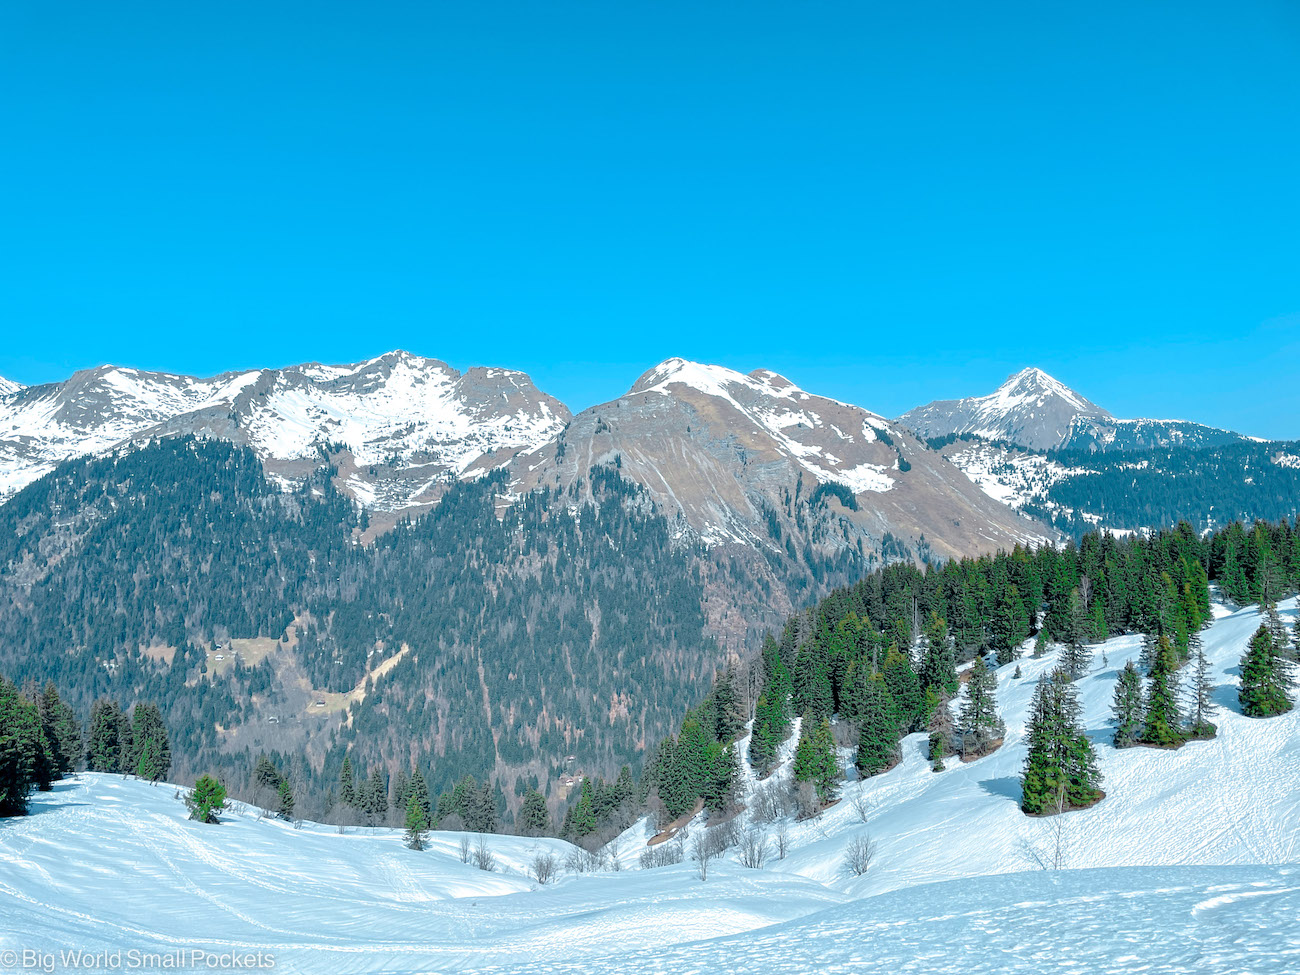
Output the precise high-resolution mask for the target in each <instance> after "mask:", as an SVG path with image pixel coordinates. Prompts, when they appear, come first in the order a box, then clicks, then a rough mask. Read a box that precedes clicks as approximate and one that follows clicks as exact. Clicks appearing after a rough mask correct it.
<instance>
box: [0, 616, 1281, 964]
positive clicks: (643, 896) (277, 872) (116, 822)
mask: <svg viewBox="0 0 1300 975" xmlns="http://www.w3.org/2000/svg"><path fill="white" fill-rule="evenodd" d="M1284 615H1285V616H1286V617H1287V619H1288V621H1289V620H1291V619H1293V618H1294V615H1295V607H1294V604H1293V603H1291V602H1288V603H1287V604H1286V612H1285V614H1284ZM1216 616H1217V618H1216V620H1215V623H1214V624H1213V626H1212V627H1211V628H1210V629H1209V630H1207V631H1206V632H1205V634H1204V640H1205V645H1206V649H1207V652H1208V653H1209V655H1210V657H1211V660H1212V661H1213V664H1214V667H1213V673H1214V680H1215V681H1216V683H1218V684H1219V685H1220V687H1219V689H1218V692H1217V695H1216V699H1217V701H1218V703H1219V704H1220V706H1221V711H1220V714H1219V715H1218V716H1217V717H1216V719H1215V720H1216V721H1217V723H1218V724H1219V737H1218V738H1217V739H1215V740H1213V741H1209V742H1196V743H1192V744H1189V745H1186V746H1185V747H1183V748H1182V749H1179V750H1178V751H1172V752H1171V751H1156V750H1151V749H1130V750H1127V751H1123V752H1116V751H1114V750H1113V749H1112V748H1111V747H1110V745H1109V741H1110V733H1111V732H1110V728H1109V726H1108V724H1107V720H1106V719H1107V716H1108V713H1109V706H1110V698H1111V693H1112V689H1113V686H1114V682H1115V677H1116V671H1117V670H1118V668H1120V667H1122V666H1123V664H1124V662H1125V660H1127V659H1128V658H1129V657H1130V656H1136V654H1137V652H1138V649H1139V643H1140V641H1139V640H1138V639H1137V638H1135V637H1125V638H1120V639H1117V640H1112V641H1110V642H1109V643H1107V644H1105V645H1103V646H1100V647H1098V648H1096V656H1095V659H1094V662H1093V667H1092V670H1091V673H1090V674H1089V675H1088V676H1087V677H1085V678H1083V679H1082V680H1081V681H1079V683H1078V686H1079V688H1080V691H1081V694H1082V699H1083V702H1084V705H1085V716H1086V723H1087V727H1088V730H1089V733H1090V735H1091V736H1092V738H1093V740H1094V742H1095V743H1096V745H1097V750H1098V757H1099V759H1100V764H1101V768H1102V771H1103V773H1104V775H1105V781H1104V782H1103V788H1104V789H1105V790H1106V792H1107V798H1106V799H1105V800H1104V801H1102V802H1101V803H1100V804H1099V805H1097V806H1095V807H1093V808H1092V809H1089V810H1084V811H1079V812H1073V813H1070V814H1068V815H1066V816H1065V817H1063V818H1061V819H1060V820H1055V821H1054V820H1038V819H1029V818H1027V817H1025V816H1023V815H1022V814H1021V813H1020V811H1019V808H1018V803H1019V782H1018V776H1019V773H1020V766H1021V763H1022V761H1023V759H1024V743H1023V734H1024V725H1025V713H1026V710H1027V707H1028V704H1029V699H1030V696H1031V695H1032V692H1033V687H1034V682H1035V680H1036V679H1037V677H1038V676H1039V675H1040V674H1041V673H1042V672H1043V671H1045V670H1047V669H1050V667H1051V666H1052V665H1053V662H1054V654H1049V655H1048V656H1046V657H1045V658H1043V659H1041V660H1033V659H1029V658H1026V659H1025V660H1022V661H1021V668H1022V671H1023V676H1022V677H1021V678H1020V679H1018V680H1017V679H1014V678H1013V677H1012V671H1013V670H1014V666H1011V667H1005V668H1002V669H1001V670H999V672H998V678H999V704H1000V706H1001V709H1002V713H1003V717H1004V719H1005V720H1006V722H1007V726H1008V727H1007V740H1006V744H1004V745H1003V747H1002V748H1001V749H1000V750H999V751H998V752H996V753H994V754H993V755H990V756H988V757H986V758H984V759H981V760H979V761H976V762H972V763H970V764H962V763H960V762H958V761H956V760H955V759H950V760H949V767H948V769H947V770H946V771H944V772H942V773H938V774H936V773H933V772H931V771H930V769H929V763H928V762H927V761H926V760H925V757H924V754H923V753H924V748H925V737H924V736H923V735H913V736H910V737H909V738H908V739H906V740H905V741H904V743H903V752H904V758H903V762H902V764H901V765H899V766H898V767H897V768H895V769H893V770H891V771H890V772H888V773H886V774H884V775H881V776H877V777H875V778H872V779H869V780H867V781H865V782H852V783H848V784H847V785H846V786H845V789H844V796H845V801H842V802H841V803H839V804H838V805H836V806H835V807H833V808H831V809H830V810H828V811H826V812H825V813H823V815H822V816H821V817H819V818H818V819H817V820H815V821H812V822H808V823H793V824H790V825H789V836H790V843H791V851H790V854H789V856H788V857H787V858H786V859H785V860H780V861H777V860H772V861H770V862H769V863H768V865H767V866H766V867H765V868H764V869H762V870H749V869H745V868H743V867H741V866H740V865H739V863H737V862H736V859H735V851H734V850H733V851H730V852H729V854H728V855H726V856H725V857H724V858H723V859H721V860H718V861H714V862H713V863H712V864H711V865H710V871H709V876H708V880H707V882H701V881H700V879H699V877H698V876H697V875H696V873H695V870H694V865H693V864H691V863H689V862H687V863H683V864H680V865H677V866H671V867H664V868H660V869H655V870H640V869H637V867H636V865H637V862H638V858H639V853H640V850H641V848H642V847H641V844H643V842H644V837H645V835H646V832H645V829H644V827H643V826H640V825H639V826H638V827H636V828H634V829H633V830H630V831H629V832H628V833H627V834H625V836H624V838H623V841H622V844H621V850H620V852H621V858H620V859H621V861H622V862H623V863H624V865H625V869H623V870H622V871H619V872H606V873H597V874H590V873H589V874H582V875H565V876H563V877H562V878H561V879H560V880H559V881H558V882H557V883H555V884H553V885H550V886H547V887H540V888H539V887H538V886H537V885H536V883H534V882H533V881H532V880H531V878H530V876H529V874H528V865H529V862H530V861H531V859H532V857H533V855H534V854H535V853H536V852H538V851H541V850H551V851H554V852H555V853H556V854H557V856H559V857H560V858H563V856H564V855H565V853H566V852H567V851H568V849H569V847H568V845H567V844H565V843H563V842H561V841H558V840H532V839H521V838H516V837H490V838H489V840H488V842H489V845H490V847H491V849H492V852H493V854H494V855H495V857H496V859H497V862H498V866H497V870H496V871H495V872H493V873H486V872H484V871H481V870H478V869H476V868H475V867H473V866H471V865H468V864H464V863H461V862H460V858H459V855H458V851H459V846H460V837H461V834H457V833H435V834H433V835H432V842H431V845H430V849H428V850H426V851H424V852H420V853H416V852H413V851H410V850H407V849H405V848H404V847H403V845H402V839H401V834H400V832H399V831H395V830H365V829H351V830H349V831H348V832H347V833H346V834H339V833H338V832H337V831H336V830H335V829H334V828H333V827H326V826H316V825H311V824H308V825H306V826H304V828H302V829H294V828H293V827H291V826H290V825H288V824H286V823H281V822H278V821H275V820H273V819H259V818H258V817H257V815H256V812H255V811H254V810H248V809H246V808H244V807H237V808H235V809H234V810H232V811H231V812H229V813H227V814H226V815H225V816H224V817H223V824H222V825H220V826H204V825H199V824H197V823H191V822H189V821H188V820H186V818H185V808H184V806H183V804H182V803H181V802H180V800H179V799H178V798H176V790H175V788H174V787H171V786H150V785H147V784H144V783H140V782H137V781H127V780H124V779H122V778H120V777H117V776H110V775H95V774H83V775H81V776H79V777H77V779H75V780H73V781H70V782H64V783H59V785H58V786H57V788H56V791H55V792H53V793H50V794H45V795H38V796H36V797H34V803H33V813H34V814H33V815H32V816H30V817H27V818H24V819H15V820H3V821H0V972H4V973H7V972H9V971H21V970H23V968H22V966H21V963H20V964H19V965H14V964H11V962H12V961H13V959H12V957H10V956H8V955H6V954H5V952H7V951H18V952H21V951H22V950H24V949H30V950H32V951H35V952H38V953H42V954H49V955H53V956H54V958H53V965H54V970H71V966H69V965H67V964H64V963H62V961H61V959H60V958H59V957H58V956H59V953H60V952H61V951H65V950H81V951H87V952H104V951H108V952H112V951H116V950H121V951H122V952H130V951H132V950H136V951H146V952H155V953H159V954H165V953H169V952H175V951H177V950H183V951H191V950H194V949H203V950H207V951H211V952H214V953H217V954H221V953H227V954H228V953H232V952H237V953H244V952H259V951H260V952H263V953H269V954H270V955H272V956H273V957H274V961H275V969H276V970H277V971H286V972H320V973H331V975H333V973H340V975H342V973H352V972H385V973H397V972H426V971H446V970H499V971H519V972H524V971H538V972H546V971H571V972H610V973H613V972H732V971H739V972H805V971H825V972H875V971H888V972H913V971H915V972H948V971H953V972H957V971H962V972H1025V973H1031V972H1079V973H1091V972H1112V971H1114V972H1120V971H1143V972H1206V973H1209V972H1215V973H1220V972H1222V973H1227V972H1242V973H1272V972H1278V973H1281V972H1298V971H1300V862H1298V861H1300V713H1296V712H1293V713H1291V714H1289V715H1286V716H1284V717H1281V718H1275V719H1270V720H1262V721H1261V720H1252V719H1249V718H1245V717H1243V716H1242V715H1241V714H1240V713H1239V712H1238V711H1237V705H1236V685H1237V680H1238V669H1237V665H1238V660H1239V658H1240V656H1241V653H1242V651H1243V649H1244V647H1245V644H1246V641H1247V640H1248V639H1249V637H1250V635H1251V634H1252V633H1253V632H1254V630H1255V628H1256V627H1257V626H1258V625H1259V617H1258V614H1257V613H1256V612H1255V611H1254V610H1253V609H1247V610H1241V611H1235V612H1230V611H1228V610H1226V609H1223V608H1221V607H1218V608H1216ZM858 794H861V795H862V796H863V797H864V798H865V799H866V800H867V802H866V803H865V804H864V803H855V802H854V801H853V800H854V798H855V797H856V796H857V795H858ZM862 810H865V820H866V821H865V822H864V820H863V815H864V813H863V811H862ZM1058 822H1059V823H1060V824H1061V826H1062V827H1063V828H1062V830H1061V832H1060V834H1059V836H1058V834H1057V832H1056V830H1055V826H1056V823H1058ZM751 828H753V829H756V830H760V831H773V830H774V827H773V826H772V825H771V824H768V825H766V826H753V827H751ZM867 834H869V835H870V836H871V837H872V838H873V839H874V840H875V842H876V844H877V855H876V858H875V861H874V863H873V864H872V866H871V868H870V870H869V871H868V872H867V873H866V875H864V876H862V877H857V878H851V877H849V876H848V875H847V874H846V873H845V871H844V870H843V867H842V863H843V853H844V849H845V847H846V845H847V844H848V843H849V842H850V841H851V840H852V839H854V838H855V837H859V836H862V835H867ZM1058 840H1059V842H1058ZM1058 849H1059V857H1060V860H1061V861H1062V863H1063V866H1064V867H1065V868H1066V869H1064V870H1058V871H1044V870H1042V869H1040V868H1039V863H1040V862H1041V861H1042V860H1043V859H1044V858H1046V857H1049V856H1055V855H1056V854H1057V851H1058ZM123 958H124V959H126V960H128V961H129V958H130V956H129V955H123ZM20 962H21V958H20ZM113 964H114V962H113V959H112V958H111V957H110V959H109V960H108V961H107V962H105V963H104V964H102V965H101V966H100V967H99V968H96V967H94V966H90V967H86V966H84V965H83V966H82V967H81V968H80V970H83V971H85V970H103V969H106V968H110V967H112V966H113Z"/></svg>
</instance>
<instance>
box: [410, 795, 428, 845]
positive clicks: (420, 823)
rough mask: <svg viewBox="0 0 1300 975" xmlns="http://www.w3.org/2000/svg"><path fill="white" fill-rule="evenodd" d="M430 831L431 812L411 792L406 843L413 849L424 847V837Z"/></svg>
mask: <svg viewBox="0 0 1300 975" xmlns="http://www.w3.org/2000/svg"><path fill="white" fill-rule="evenodd" d="M428 831H429V812H428V810H427V809H426V808H424V807H423V806H422V805H420V802H419V800H418V799H416V797H415V793H411V795H410V798H408V799H407V800H406V845H407V847H408V848H410V849H412V850H423V849H424V837H425V834H427V833H428Z"/></svg>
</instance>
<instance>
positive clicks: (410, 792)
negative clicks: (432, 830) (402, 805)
mask: <svg viewBox="0 0 1300 975" xmlns="http://www.w3.org/2000/svg"><path fill="white" fill-rule="evenodd" d="M412 799H414V800H415V803H416V805H418V806H419V807H420V809H421V810H423V812H424V819H425V822H426V823H432V818H433V806H432V802H431V800H430V798H429V786H428V783H427V782H426V781H425V779H424V773H423V772H421V771H420V770H419V769H418V768H417V769H415V770H414V771H413V772H412V773H411V777H410V778H409V779H407V781H406V806H407V807H408V808H409V807H410V805H411V800H412Z"/></svg>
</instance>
